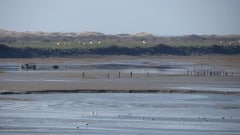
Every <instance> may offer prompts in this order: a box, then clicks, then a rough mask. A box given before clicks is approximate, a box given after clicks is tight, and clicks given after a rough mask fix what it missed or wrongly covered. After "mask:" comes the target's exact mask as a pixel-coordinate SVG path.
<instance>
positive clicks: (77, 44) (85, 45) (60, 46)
mask: <svg viewBox="0 0 240 135" xmlns="http://www.w3.org/2000/svg"><path fill="white" fill-rule="evenodd" d="M5 44H6V45H7V46H9V47H15V48H27V47H30V48H51V49H54V48H55V49H71V48H79V49H90V48H106V47H109V46H113V45H115V46H120V47H127V48H136V47H142V48H147V47H152V46H157V45H159V44H165V45H168V46H172V47H178V46H210V45H214V44H218V45H223V46H228V45H229V44H220V43H216V42H198V41H187V42H183V41H162V42H148V43H146V44H143V43H141V42H136V41H133V42H127V41H126V42H114V41H110V42H101V43H98V42H92V43H89V42H88V43H86V42H74V41H73V42H25V43H11V44H9V43H5Z"/></svg>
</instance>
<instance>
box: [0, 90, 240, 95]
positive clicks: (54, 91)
mask: <svg viewBox="0 0 240 135" xmlns="http://www.w3.org/2000/svg"><path fill="white" fill-rule="evenodd" d="M51 93H54V94H55V93H184V94H223V95H239V96H240V92H237V91H212V90H101V89H85V90H81V89H77V90H39V91H2V92H0V94H1V95H6V94H51Z"/></svg>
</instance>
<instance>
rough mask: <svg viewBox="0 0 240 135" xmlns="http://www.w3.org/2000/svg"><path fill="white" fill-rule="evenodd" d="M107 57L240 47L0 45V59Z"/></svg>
mask: <svg viewBox="0 0 240 135" xmlns="http://www.w3.org/2000/svg"><path fill="white" fill-rule="evenodd" d="M108 55H110V56H111V55H129V56H142V55H147V56H153V55H156V56H161V55H177V56H192V55H240V46H222V45H211V46H179V47H173V46H168V45H164V44H159V45H157V46H153V47H147V48H142V47H136V48H127V47H120V46H115V45H113V46H110V47H106V48H101V47H99V48H89V49H79V48H71V49H57V48H56V49H51V48H30V47H27V48H13V47H8V46H6V45H4V44H0V58H49V57H84V56H108Z"/></svg>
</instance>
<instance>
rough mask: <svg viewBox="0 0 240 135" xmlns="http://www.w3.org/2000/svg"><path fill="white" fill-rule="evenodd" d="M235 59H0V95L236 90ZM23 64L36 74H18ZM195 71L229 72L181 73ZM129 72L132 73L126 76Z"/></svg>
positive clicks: (239, 73)
mask: <svg viewBox="0 0 240 135" xmlns="http://www.w3.org/2000/svg"><path fill="white" fill-rule="evenodd" d="M239 61H240V57H239V56H187V57H186V56H152V57H147V56H143V57H129V56H114V57H87V58H48V59H44V58H39V59H0V69H1V70H0V92H19V93H24V92H27V91H54V90H58V91H60V90H62V91H67V90H77V91H81V90H85V91H91V90H108V91H123V92H124V91H128V90H135V91H137V90H138V91H145V92H147V91H149V90H156V91H164V90H165V91H166V90H185V91H188V92H189V91H192V90H193V91H226V92H232V91H234V92H236V91H237V92H239V91H240V83H239V82H240V63H239ZM23 63H35V64H37V70H36V71H32V70H29V71H25V70H20V65H21V64H23ZM54 64H57V65H59V66H60V69H59V70H53V69H51V66H52V65H54ZM195 69H196V70H217V71H224V72H229V74H228V76H225V75H222V76H202V75H200V76H196V75H193V76H192V75H186V74H187V71H188V70H189V71H193V70H195ZM83 72H84V75H83ZM119 72H121V76H120V78H119ZM130 72H132V73H133V74H132V77H131V74H130ZM231 73H234V74H233V75H231Z"/></svg>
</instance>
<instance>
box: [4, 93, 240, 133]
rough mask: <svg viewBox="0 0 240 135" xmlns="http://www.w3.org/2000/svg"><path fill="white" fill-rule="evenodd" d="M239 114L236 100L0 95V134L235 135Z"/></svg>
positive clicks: (221, 97) (125, 95)
mask: <svg viewBox="0 0 240 135" xmlns="http://www.w3.org/2000/svg"><path fill="white" fill-rule="evenodd" d="M239 114H240V98H239V96H234V95H214V94H207V95H204V94H163V93H162V94H156V93H155V94H146V93H139V94H136V93H134V94H129V93H71V94H66V93H65V94H63V93H62V94H17V95H0V134H6V135H30V134H49V135H50V134H51V135H54V134H56V135H57V134H68V135H74V134H91V135H92V134H97V135H99V134H102V135H108V134H109V135H110V134H121V135H129V134H131V135H140V134H143V135H144V134H176V135H179V134H185V135H191V134H201V135H203V134H206V135H207V134H212V135H214V134H218V135H219V134H220V135H226V134H233V135H234V134H236V135H237V134H240V129H239V127H240V115H239Z"/></svg>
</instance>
